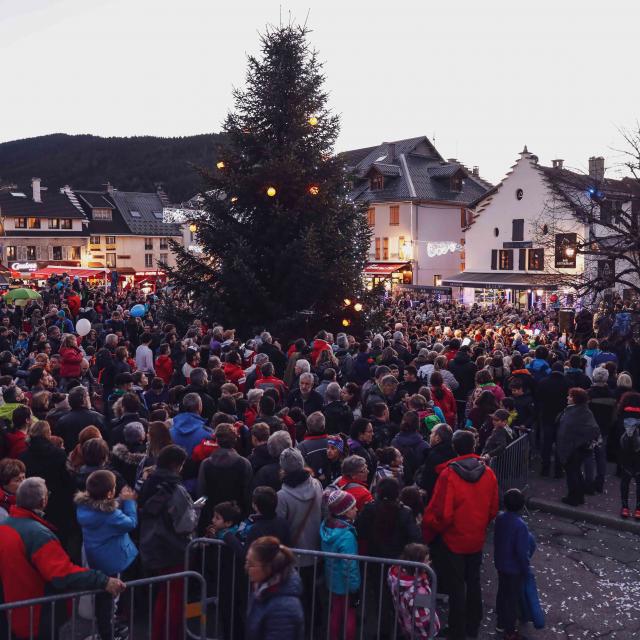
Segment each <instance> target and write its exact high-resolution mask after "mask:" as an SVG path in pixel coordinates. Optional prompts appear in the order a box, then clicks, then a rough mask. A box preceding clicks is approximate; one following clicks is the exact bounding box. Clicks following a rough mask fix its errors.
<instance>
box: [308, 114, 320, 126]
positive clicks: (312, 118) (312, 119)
mask: <svg viewBox="0 0 640 640" xmlns="http://www.w3.org/2000/svg"><path fill="white" fill-rule="evenodd" d="M307 122H308V123H309V124H310V125H311V126H312V127H315V126H316V125H317V124H318V118H317V117H316V116H309V120H307Z"/></svg>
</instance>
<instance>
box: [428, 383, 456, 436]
mask: <svg viewBox="0 0 640 640" xmlns="http://www.w3.org/2000/svg"><path fill="white" fill-rule="evenodd" d="M429 382H430V384H431V397H432V398H433V403H434V404H435V405H436V407H440V409H441V410H442V413H444V419H445V420H446V421H447V424H448V425H449V426H450V427H451V428H452V429H455V426H456V421H457V418H458V405H457V403H456V399H455V397H454V395H453V392H452V391H451V389H449V387H447V385H445V384H444V378H443V377H442V374H441V373H440V372H439V371H434V372H433V373H432V374H431V377H430V378H429Z"/></svg>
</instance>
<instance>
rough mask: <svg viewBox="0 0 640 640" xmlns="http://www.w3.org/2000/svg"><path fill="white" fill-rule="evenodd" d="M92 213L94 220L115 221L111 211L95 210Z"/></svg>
mask: <svg viewBox="0 0 640 640" xmlns="http://www.w3.org/2000/svg"><path fill="white" fill-rule="evenodd" d="M91 213H92V217H93V219H94V220H112V219H113V213H112V211H111V209H98V208H96V209H93V210H92V212H91Z"/></svg>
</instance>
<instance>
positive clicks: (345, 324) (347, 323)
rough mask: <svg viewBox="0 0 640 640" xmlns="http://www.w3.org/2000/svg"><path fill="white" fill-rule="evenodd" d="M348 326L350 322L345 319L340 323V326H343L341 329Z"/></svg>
mask: <svg viewBox="0 0 640 640" xmlns="http://www.w3.org/2000/svg"><path fill="white" fill-rule="evenodd" d="M350 324H351V320H349V319H347V318H345V319H344V320H343V321H342V326H343V327H348V326H349V325H350Z"/></svg>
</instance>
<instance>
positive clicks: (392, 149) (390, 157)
mask: <svg viewBox="0 0 640 640" xmlns="http://www.w3.org/2000/svg"><path fill="white" fill-rule="evenodd" d="M395 161H396V143H395V142H388V143H387V162H395Z"/></svg>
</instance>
